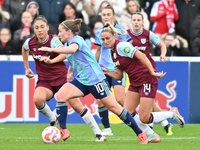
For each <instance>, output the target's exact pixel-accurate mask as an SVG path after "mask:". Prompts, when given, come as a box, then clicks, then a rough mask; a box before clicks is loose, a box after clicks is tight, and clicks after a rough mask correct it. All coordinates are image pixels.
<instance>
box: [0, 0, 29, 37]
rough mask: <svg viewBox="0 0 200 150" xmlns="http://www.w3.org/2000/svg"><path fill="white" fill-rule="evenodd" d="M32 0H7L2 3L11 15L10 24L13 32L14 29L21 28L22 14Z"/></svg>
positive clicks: (3, 8) (3, 7)
mask: <svg viewBox="0 0 200 150" xmlns="http://www.w3.org/2000/svg"><path fill="white" fill-rule="evenodd" d="M30 1H31V0H5V1H4V3H3V5H2V10H4V11H6V12H8V13H9V15H10V19H9V24H10V30H11V33H12V34H13V33H14V31H16V30H17V29H19V28H21V25H22V24H21V21H20V20H21V14H22V12H24V11H25V9H26V5H27V4H28V3H29V2H30Z"/></svg>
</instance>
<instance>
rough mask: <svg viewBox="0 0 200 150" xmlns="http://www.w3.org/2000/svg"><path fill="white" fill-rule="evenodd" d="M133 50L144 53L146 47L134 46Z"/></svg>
mask: <svg viewBox="0 0 200 150" xmlns="http://www.w3.org/2000/svg"><path fill="white" fill-rule="evenodd" d="M135 48H136V49H137V50H140V51H145V50H146V48H147V47H146V46H135Z"/></svg>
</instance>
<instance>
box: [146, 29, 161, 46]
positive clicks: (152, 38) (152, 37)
mask: <svg viewBox="0 0 200 150" xmlns="http://www.w3.org/2000/svg"><path fill="white" fill-rule="evenodd" d="M149 39H150V43H151V44H154V45H156V46H158V45H159V44H160V42H161V40H160V38H159V37H158V36H157V35H155V34H154V33H153V32H151V31H150V34H149Z"/></svg>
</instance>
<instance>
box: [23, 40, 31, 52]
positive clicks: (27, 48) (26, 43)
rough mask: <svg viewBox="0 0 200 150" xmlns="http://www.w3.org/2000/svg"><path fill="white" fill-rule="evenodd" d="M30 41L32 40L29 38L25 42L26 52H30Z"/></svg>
mask: <svg viewBox="0 0 200 150" xmlns="http://www.w3.org/2000/svg"><path fill="white" fill-rule="evenodd" d="M29 41H30V38H28V39H27V40H26V41H25V42H24V48H25V50H27V51H29V50H30V48H29V45H28V43H29Z"/></svg>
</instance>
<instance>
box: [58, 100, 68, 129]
mask: <svg viewBox="0 0 200 150" xmlns="http://www.w3.org/2000/svg"><path fill="white" fill-rule="evenodd" d="M67 112H68V107H67V103H66V102H57V104H56V113H57V119H58V122H59V125H60V128H62V129H66V120H67Z"/></svg>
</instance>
